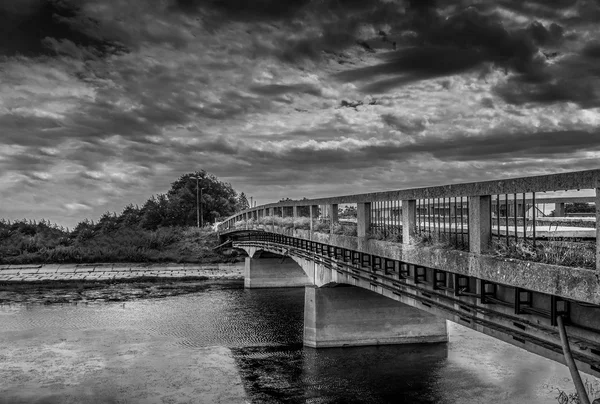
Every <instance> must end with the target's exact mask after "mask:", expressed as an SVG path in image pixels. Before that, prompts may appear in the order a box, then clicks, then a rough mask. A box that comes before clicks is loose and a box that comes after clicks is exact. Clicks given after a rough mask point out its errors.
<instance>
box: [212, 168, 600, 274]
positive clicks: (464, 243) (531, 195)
mask: <svg viewBox="0 0 600 404" xmlns="http://www.w3.org/2000/svg"><path fill="white" fill-rule="evenodd" d="M599 181H600V170H587V171H576V172H567V173H561V174H551V175H542V176H532V177H522V178H511V179H502V180H495V181H484V182H474V183H466V184H452V185H444V186H434V187H425V188H414V189H405V190H396V191H384V192H375V193H364V194H355V195H344V196H336V197H328V198H315V199H304V200H287V201H284V202H278V203H271V204H266V205H262V206H257V207H254V208H251V209H248V210H245V211H242V212H239V213H237V214H236V215H233V216H231V217H229V218H227V219H226V221H225V222H223V223H222V224H221V225H220V229H221V230H227V229H234V228H236V223H237V227H238V228H257V227H259V226H263V228H266V229H269V228H270V229H273V228H274V227H287V228H292V229H293V228H301V229H305V230H308V231H309V232H310V233H313V232H315V231H317V232H321V233H330V234H336V233H337V234H340V232H342V233H344V232H345V233H347V234H349V235H352V234H354V233H355V234H356V236H357V237H362V238H374V239H380V240H386V241H392V242H397V243H402V244H404V245H414V244H419V245H430V244H436V243H437V244H443V245H445V246H447V247H448V248H454V249H461V250H466V251H469V252H471V253H475V254H482V253H483V254H487V253H494V252H495V251H496V250H497V249H498V246H505V247H504V249H505V250H506V251H507V250H508V249H510V248H514V247H515V246H519V245H521V246H522V245H527V246H532V248H533V250H534V251H537V250H536V249H538V250H539V249H540V248H546V247H545V246H547V245H549V244H548V243H549V242H554V241H556V240H552V239H555V238H561V239H562V238H564V237H567V236H568V237H569V238H570V239H575V240H583V239H589V240H593V239H595V242H593V241H589V242H588V244H589V245H588V247H589V248H588V250H589V251H588V253H591V255H592V261H593V262H592V265H591V266H592V267H594V268H597V267H600V247H599V245H598V244H599V242H600V237H598V234H599V231H600V230H599V227H598V225H599V222H600V220H598V219H599V217H600V203H599V201H600V188H599V187H600V183H599ZM557 191H560V192H561V193H562V194H557ZM576 191H578V192H579V193H578V194H577V195H575V194H576V193H577V192H576ZM582 193H583V194H586V195H584V196H581V194H582ZM549 194H550V195H549ZM575 202H580V203H590V202H591V203H593V204H595V206H596V208H595V213H592V215H593V216H595V219H596V220H595V225H594V226H595V227H594V228H591V227H590V225H589V224H586V225H585V226H583V227H588V229H583V230H582V229H580V228H578V227H577V226H575V227H573V226H571V227H570V228H571V230H569V228H566V230H564V229H562V228H561V229H562V230H561V229H559V227H561V226H562V227H564V224H565V223H572V221H573V220H574V219H573V218H565V219H561V220H559V219H558V218H556V220H554V221H553V222H552V221H549V220H548V218H547V217H546V216H548V214H549V212H548V210H547V206H548V205H553V206H554V207H555V208H554V216H559V217H564V216H565V212H564V207H565V204H567V203H575ZM341 207H345V209H344V212H345V213H346V215H345V218H344V219H342V218H341V217H340V213H339V211H340V208H341ZM348 212H350V216H352V215H355V217H356V219H355V223H356V224H353V223H354V221H353V220H352V218H349V217H348V214H347V213H348ZM569 220H571V222H569ZM575 220H576V219H575ZM590 220H592V219H591V218H590ZM552 223H554V224H555V228H554V230H552ZM557 223H562V224H561V225H560V226H559V224H557ZM587 223H589V221H588V222H587ZM573 228H577V230H572V229H573ZM340 229H341V230H340ZM559 230H561V231H562V233H561V231H559ZM558 235H561V236H560V237H559V236H558ZM549 240H550V241H549ZM560 241H561V242H562V241H564V240H560ZM590 249H591V250H590Z"/></svg>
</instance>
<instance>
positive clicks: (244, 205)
mask: <svg viewBox="0 0 600 404" xmlns="http://www.w3.org/2000/svg"><path fill="white" fill-rule="evenodd" d="M249 208H250V204H249V203H248V198H246V194H244V193H243V192H242V193H241V194H239V196H238V198H237V206H236V211H237V212H240V211H242V210H246V209H249Z"/></svg>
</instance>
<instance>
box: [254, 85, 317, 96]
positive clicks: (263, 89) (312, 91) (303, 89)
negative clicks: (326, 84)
mask: <svg viewBox="0 0 600 404" xmlns="http://www.w3.org/2000/svg"><path fill="white" fill-rule="evenodd" d="M250 90H251V91H252V92H254V93H256V94H260V95H267V96H277V95H282V94H287V93H304V94H309V95H314V96H320V95H321V89H319V88H318V87H316V86H314V85H311V84H290V85H286V84H267V85H262V86H252V87H250Z"/></svg>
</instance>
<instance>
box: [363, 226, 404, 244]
mask: <svg viewBox="0 0 600 404" xmlns="http://www.w3.org/2000/svg"><path fill="white" fill-rule="evenodd" d="M368 237H369V238H372V239H375V240H383V241H389V242H392V243H401V242H402V228H401V227H391V228H386V227H375V228H372V229H371V230H370V231H369V235H368Z"/></svg>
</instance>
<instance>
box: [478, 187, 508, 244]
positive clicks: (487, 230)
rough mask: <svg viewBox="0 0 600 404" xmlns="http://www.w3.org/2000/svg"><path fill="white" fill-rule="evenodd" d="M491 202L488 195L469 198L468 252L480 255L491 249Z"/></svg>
mask: <svg viewBox="0 0 600 404" xmlns="http://www.w3.org/2000/svg"><path fill="white" fill-rule="evenodd" d="M491 201H492V197H491V196H490V195H484V196H469V251H470V252H472V253H476V254H482V253H485V252H487V251H488V250H489V249H490V248H491V247H492V225H491V220H490V217H491V216H490V215H491V211H490V207H491ZM507 209H508V207H507Z"/></svg>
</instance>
